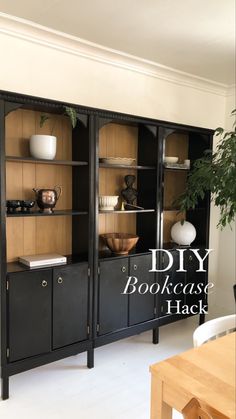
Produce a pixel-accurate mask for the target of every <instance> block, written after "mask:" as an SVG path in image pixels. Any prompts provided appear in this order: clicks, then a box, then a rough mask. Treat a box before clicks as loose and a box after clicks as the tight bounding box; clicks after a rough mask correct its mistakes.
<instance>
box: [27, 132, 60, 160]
mask: <svg viewBox="0 0 236 419" xmlns="http://www.w3.org/2000/svg"><path fill="white" fill-rule="evenodd" d="M29 145H30V154H31V156H32V157H34V158H35V159H45V160H53V159H54V158H55V156H56V152H57V138H56V137H55V136H54V135H41V134H35V135H31V137H30V143H29Z"/></svg>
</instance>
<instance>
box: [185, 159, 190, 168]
mask: <svg viewBox="0 0 236 419" xmlns="http://www.w3.org/2000/svg"><path fill="white" fill-rule="evenodd" d="M184 165H185V166H186V168H187V169H190V160H189V159H185V160H184Z"/></svg>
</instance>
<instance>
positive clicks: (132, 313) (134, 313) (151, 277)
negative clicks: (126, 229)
mask: <svg viewBox="0 0 236 419" xmlns="http://www.w3.org/2000/svg"><path fill="white" fill-rule="evenodd" d="M151 267H152V256H151V255H142V256H135V257H131V258H130V276H134V277H136V278H137V280H138V282H137V286H138V285H139V284H141V283H143V282H145V283H146V284H147V285H148V291H147V292H146V293H145V294H140V293H139V292H138V291H137V289H136V291H135V292H134V293H133V294H129V325H130V326H132V325H133V324H137V323H141V322H145V321H147V320H151V319H153V318H154V304H155V297H154V295H153V294H150V292H149V288H150V286H151V285H152V284H153V282H155V274H154V272H149V269H151ZM143 289H144V288H143ZM143 289H141V292H142V291H143Z"/></svg>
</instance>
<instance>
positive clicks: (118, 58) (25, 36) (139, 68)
mask: <svg viewBox="0 0 236 419" xmlns="http://www.w3.org/2000/svg"><path fill="white" fill-rule="evenodd" d="M0 33H2V34H5V35H8V36H11V37H14V38H18V39H22V40H24V41H27V42H31V43H34V44H39V45H43V46H45V47H47V48H52V49H55V50H59V51H62V52H64V53H67V54H71V55H76V56H80V57H83V58H86V59H88V60H93V61H97V62H100V63H104V64H107V65H110V66H114V67H120V68H123V69H125V70H127V71H132V72H137V73H141V74H144V75H146V76H149V77H154V78H157V79H160V80H164V81H166V82H169V83H174V84H178V85H180V86H187V87H190V88H193V89H197V90H202V91H205V92H208V93H212V94H216V95H220V96H226V95H228V91H229V87H228V86H227V85H225V84H222V83H218V82H215V81H212V80H209V79H205V78H202V77H198V76H196V75H193V74H189V73H185V72H183V71H179V70H176V69H174V68H171V67H167V66H164V65H161V64H158V63H155V62H152V61H149V60H145V59H142V58H139V57H136V56H133V55H130V54H126V53H124V52H121V51H117V50H113V49H111V48H106V47H104V46H102V45H98V44H95V43H93V42H89V41H86V40H84V39H80V38H77V37H75V36H72V35H68V34H66V33H63V32H59V31H56V30H54V29H51V28H47V27H45V26H42V25H38V24H37V23H34V22H31V21H28V20H25V19H21V18H18V17H15V16H11V15H7V14H5V13H0Z"/></svg>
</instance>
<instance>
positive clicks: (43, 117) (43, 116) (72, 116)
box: [39, 106, 77, 135]
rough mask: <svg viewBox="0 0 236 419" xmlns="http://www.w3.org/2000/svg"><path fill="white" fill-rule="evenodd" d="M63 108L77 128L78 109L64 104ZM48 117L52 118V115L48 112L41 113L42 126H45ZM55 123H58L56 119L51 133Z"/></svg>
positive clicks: (40, 124)
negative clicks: (47, 113)
mask: <svg viewBox="0 0 236 419" xmlns="http://www.w3.org/2000/svg"><path fill="white" fill-rule="evenodd" d="M63 108H64V111H65V115H67V116H69V118H70V122H71V125H72V128H75V127H76V124H77V112H76V110H75V109H74V108H71V107H70V106H64V107H63ZM48 119H50V116H48V115H46V114H41V115H40V121H39V126H40V128H42V127H43V125H44V124H45V122H46V121H47V120H48ZM55 125H56V120H55V123H54V125H53V127H52V129H51V135H52V133H53V131H54V128H55Z"/></svg>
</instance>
